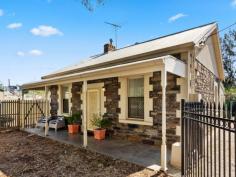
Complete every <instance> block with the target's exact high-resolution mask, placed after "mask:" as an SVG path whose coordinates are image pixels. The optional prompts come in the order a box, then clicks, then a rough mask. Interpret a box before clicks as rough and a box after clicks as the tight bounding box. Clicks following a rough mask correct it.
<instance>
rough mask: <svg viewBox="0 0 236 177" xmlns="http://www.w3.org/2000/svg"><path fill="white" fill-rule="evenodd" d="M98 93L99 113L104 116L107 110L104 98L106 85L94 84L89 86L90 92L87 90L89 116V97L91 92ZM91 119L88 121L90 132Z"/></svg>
mask: <svg viewBox="0 0 236 177" xmlns="http://www.w3.org/2000/svg"><path fill="white" fill-rule="evenodd" d="M94 91H97V92H99V104H100V105H99V112H98V114H101V115H103V114H104V113H105V112H106V110H105V107H104V102H105V96H104V83H94V84H88V90H87V98H86V99H87V100H86V101H87V115H89V113H88V111H89V100H88V96H89V92H94ZM89 121H90V120H89V117H88V119H87V127H88V130H92V129H91V128H90V127H89V126H88V124H89Z"/></svg>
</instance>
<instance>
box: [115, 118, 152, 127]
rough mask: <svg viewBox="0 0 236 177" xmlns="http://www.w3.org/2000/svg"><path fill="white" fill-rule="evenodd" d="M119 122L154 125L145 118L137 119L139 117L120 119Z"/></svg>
mask: <svg viewBox="0 0 236 177" xmlns="http://www.w3.org/2000/svg"><path fill="white" fill-rule="evenodd" d="M119 123H126V124H136V125H149V126H153V123H152V122H147V121H145V120H137V119H120V120H119Z"/></svg>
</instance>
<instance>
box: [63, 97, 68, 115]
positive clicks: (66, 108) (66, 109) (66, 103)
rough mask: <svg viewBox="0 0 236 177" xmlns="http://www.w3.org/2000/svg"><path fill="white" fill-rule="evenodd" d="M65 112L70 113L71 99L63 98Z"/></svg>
mask: <svg viewBox="0 0 236 177" xmlns="http://www.w3.org/2000/svg"><path fill="white" fill-rule="evenodd" d="M62 104H63V110H62V111H63V113H69V100H68V99H63V103H62Z"/></svg>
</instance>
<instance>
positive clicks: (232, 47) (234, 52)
mask: <svg viewBox="0 0 236 177" xmlns="http://www.w3.org/2000/svg"><path fill="white" fill-rule="evenodd" d="M221 48H222V57H223V61H224V70H225V81H224V86H225V88H227V89H229V88H231V87H234V86H235V85H236V67H235V62H236V31H235V30H230V31H229V32H228V33H226V34H224V36H223V38H222V39H221Z"/></svg>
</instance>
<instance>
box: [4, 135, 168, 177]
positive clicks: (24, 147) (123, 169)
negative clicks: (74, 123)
mask: <svg viewBox="0 0 236 177" xmlns="http://www.w3.org/2000/svg"><path fill="white" fill-rule="evenodd" d="M4 174H5V175H6V176H12V177H21V176H22V177H31V176H32V177H38V176H39V177H47V176H48V177H54V176H55V177H61V176H65V177H80V176H81V177H109V176H112V177H113V176H115V177H123V176H129V177H157V176H162V177H164V176H167V175H165V174H164V173H159V174H156V173H155V172H153V171H151V170H148V169H144V168H143V167H140V166H138V165H134V164H132V163H128V162H125V161H122V160H117V159H112V158H111V157H107V156H104V155H101V154H98V153H95V152H91V151H88V150H86V149H82V148H78V147H74V146H71V145H66V144H62V143H59V142H55V141H52V140H50V139H47V138H43V137H39V136H37V135H32V134H28V133H25V132H21V131H9V132H8V131H7V132H5V131H4V132H0V177H3V176H4Z"/></svg>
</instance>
